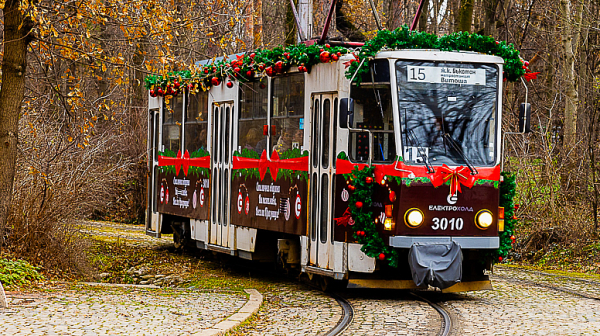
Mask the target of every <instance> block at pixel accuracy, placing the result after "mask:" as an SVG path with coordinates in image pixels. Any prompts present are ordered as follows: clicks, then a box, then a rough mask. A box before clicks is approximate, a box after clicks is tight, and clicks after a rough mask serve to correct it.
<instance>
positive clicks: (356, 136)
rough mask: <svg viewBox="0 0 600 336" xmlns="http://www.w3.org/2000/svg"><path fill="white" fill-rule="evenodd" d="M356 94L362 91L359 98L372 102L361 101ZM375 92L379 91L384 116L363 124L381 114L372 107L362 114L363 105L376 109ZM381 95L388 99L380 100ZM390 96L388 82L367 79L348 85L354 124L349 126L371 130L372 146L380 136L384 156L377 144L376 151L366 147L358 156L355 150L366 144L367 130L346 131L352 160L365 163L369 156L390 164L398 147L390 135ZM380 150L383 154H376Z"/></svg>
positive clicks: (391, 119) (391, 123)
mask: <svg viewBox="0 0 600 336" xmlns="http://www.w3.org/2000/svg"><path fill="white" fill-rule="evenodd" d="M359 90H360V91H359ZM382 90H385V91H382ZM382 93H383V95H382ZM358 94H362V95H363V98H366V99H371V100H374V103H373V104H370V103H365V104H361V103H360V102H361V98H359V97H358ZM376 94H379V97H382V96H383V98H381V102H382V104H383V105H384V117H383V118H380V119H381V122H380V123H379V124H377V123H373V122H371V123H370V124H367V123H368V120H369V118H370V117H376V116H377V117H378V115H380V114H381V113H380V111H376V110H373V111H371V112H372V113H371V114H370V115H369V116H366V115H364V111H365V110H364V108H365V107H369V106H370V107H371V108H372V106H375V108H377V98H376ZM385 95H387V97H388V99H384V98H385ZM391 95H392V90H391V85H390V83H389V82H375V83H370V82H367V83H361V84H360V85H356V84H353V85H352V89H351V94H350V97H352V98H354V120H353V123H354V124H353V125H351V127H352V128H361V129H363V128H364V129H369V130H371V133H374V134H373V147H376V143H378V142H377V141H378V139H381V138H380V137H382V138H383V141H384V142H385V143H386V144H387V146H386V152H387V158H386V157H385V154H386V153H385V152H384V151H383V148H382V147H381V146H380V147H379V150H380V151H378V152H377V153H375V148H366V150H368V153H366V151H365V152H364V153H365V155H362V156H359V155H358V154H359V153H361V152H362V151H359V150H360V149H362V148H361V147H362V146H363V145H365V144H366V146H365V147H367V146H368V144H369V133H368V132H364V131H362V132H361V131H352V130H350V131H349V132H348V152H349V157H350V160H351V161H352V162H368V161H369V158H371V160H372V162H380V163H391V162H394V161H395V160H396V157H397V156H398V148H397V146H396V139H395V135H394V112H393V110H394V109H393V102H392V96H391ZM364 118H366V120H367V122H364V120H365V119H364ZM380 153H381V154H383V155H380ZM367 154H368V155H367ZM382 158H383V159H382Z"/></svg>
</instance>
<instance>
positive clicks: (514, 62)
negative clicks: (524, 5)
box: [346, 26, 528, 82]
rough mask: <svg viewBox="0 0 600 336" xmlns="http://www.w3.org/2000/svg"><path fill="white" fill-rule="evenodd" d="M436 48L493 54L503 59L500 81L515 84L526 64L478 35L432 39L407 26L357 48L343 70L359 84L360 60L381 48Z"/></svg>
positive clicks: (511, 49)
mask: <svg viewBox="0 0 600 336" xmlns="http://www.w3.org/2000/svg"><path fill="white" fill-rule="evenodd" d="M384 48H387V49H391V50H397V49H439V50H443V51H454V50H465V51H474V52H479V53H484V54H488V55H496V56H499V57H502V58H503V59H504V78H506V79H507V80H509V81H512V82H514V81H517V80H518V79H519V78H521V76H523V75H524V74H525V69H527V64H528V63H527V62H525V61H523V60H522V59H521V57H520V56H519V51H517V50H516V49H515V47H514V45H513V44H507V43H506V42H504V41H503V42H497V41H496V40H494V38H493V37H491V36H482V35H478V34H471V33H467V32H457V33H451V34H448V35H444V36H440V37H438V36H436V35H434V34H429V33H426V32H417V31H411V30H410V29H408V26H402V27H399V28H397V29H395V30H393V31H389V30H381V31H379V32H378V33H377V35H376V36H375V37H374V38H373V39H371V40H369V41H367V42H366V43H365V45H364V46H363V47H362V48H361V49H360V51H359V53H358V55H355V58H356V59H355V60H354V61H353V62H352V63H351V65H350V67H349V68H348V70H347V71H346V77H347V78H351V77H352V76H353V75H354V73H355V72H356V71H357V70H358V75H357V76H356V77H355V80H356V81H357V82H360V80H361V78H362V76H361V75H362V74H366V73H368V72H369V65H368V62H364V63H363V65H362V67H361V68H360V69H359V68H358V66H359V64H360V63H361V62H362V60H363V59H371V58H373V57H374V56H375V55H376V54H377V53H378V52H380V51H381V50H382V49H384Z"/></svg>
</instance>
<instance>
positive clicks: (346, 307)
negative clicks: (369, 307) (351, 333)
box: [325, 293, 354, 336]
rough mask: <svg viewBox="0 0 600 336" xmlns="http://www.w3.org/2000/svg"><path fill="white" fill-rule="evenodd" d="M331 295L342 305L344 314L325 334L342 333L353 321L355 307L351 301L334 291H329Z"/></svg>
mask: <svg viewBox="0 0 600 336" xmlns="http://www.w3.org/2000/svg"><path fill="white" fill-rule="evenodd" d="M329 295H330V296H331V297H332V298H334V299H335V300H336V301H337V302H338V304H339V305H340V306H341V307H342V311H343V314H342V317H341V318H340V320H339V321H338V323H337V324H336V326H335V327H333V328H332V329H331V330H329V331H328V332H327V333H326V334H325V336H336V335H341V334H342V333H343V332H344V330H346V329H347V328H348V326H350V323H352V318H353V317H354V308H352V305H351V304H350V302H349V301H348V300H346V299H344V298H343V297H341V296H339V295H337V294H334V293H329Z"/></svg>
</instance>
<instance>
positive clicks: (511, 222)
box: [492, 172, 517, 261]
mask: <svg viewBox="0 0 600 336" xmlns="http://www.w3.org/2000/svg"><path fill="white" fill-rule="evenodd" d="M502 176H503V177H504V181H503V182H501V183H500V206H501V207H504V232H500V235H499V236H500V247H499V248H498V249H497V250H496V251H495V252H494V253H493V255H492V257H493V260H498V261H502V259H504V258H506V256H507V255H508V252H509V251H510V250H511V249H512V244H513V243H514V232H515V224H516V223H517V218H516V217H515V211H514V210H515V204H514V201H513V200H514V198H515V194H516V190H517V182H516V176H515V174H513V173H509V172H502Z"/></svg>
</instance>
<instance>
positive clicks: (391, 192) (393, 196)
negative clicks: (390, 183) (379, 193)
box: [390, 190, 396, 202]
mask: <svg viewBox="0 0 600 336" xmlns="http://www.w3.org/2000/svg"><path fill="white" fill-rule="evenodd" d="M395 200H396V192H395V191H393V190H392V191H390V202H394V201H395Z"/></svg>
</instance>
